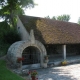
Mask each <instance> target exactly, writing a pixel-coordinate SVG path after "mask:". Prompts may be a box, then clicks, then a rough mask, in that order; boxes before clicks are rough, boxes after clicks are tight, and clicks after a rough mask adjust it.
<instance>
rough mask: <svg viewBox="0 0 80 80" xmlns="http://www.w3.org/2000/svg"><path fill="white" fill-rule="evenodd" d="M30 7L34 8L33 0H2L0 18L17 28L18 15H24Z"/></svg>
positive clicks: (0, 0) (0, 1)
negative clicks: (25, 9)
mask: <svg viewBox="0 0 80 80" xmlns="http://www.w3.org/2000/svg"><path fill="white" fill-rule="evenodd" d="M28 7H34V2H33V0H0V17H1V18H3V19H4V20H5V21H7V22H9V23H10V25H12V26H15V24H16V15H21V14H24V8H28Z"/></svg>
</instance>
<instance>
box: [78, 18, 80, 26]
mask: <svg viewBox="0 0 80 80" xmlns="http://www.w3.org/2000/svg"><path fill="white" fill-rule="evenodd" d="M78 24H79V25H80V17H79V19H78Z"/></svg>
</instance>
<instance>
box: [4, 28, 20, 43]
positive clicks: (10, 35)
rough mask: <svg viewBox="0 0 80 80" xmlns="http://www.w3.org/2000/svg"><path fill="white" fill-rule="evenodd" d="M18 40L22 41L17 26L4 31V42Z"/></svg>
mask: <svg viewBox="0 0 80 80" xmlns="http://www.w3.org/2000/svg"><path fill="white" fill-rule="evenodd" d="M16 41H20V36H19V34H18V32H17V30H16V29H15V28H11V29H10V30H9V31H8V32H5V33H4V42H5V43H9V44H12V43H14V42H16Z"/></svg>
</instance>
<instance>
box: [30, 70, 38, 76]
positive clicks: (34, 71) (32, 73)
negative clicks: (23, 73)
mask: <svg viewBox="0 0 80 80" xmlns="http://www.w3.org/2000/svg"><path fill="white" fill-rule="evenodd" d="M29 74H31V76H36V75H37V74H38V73H37V71H36V70H33V71H29Z"/></svg>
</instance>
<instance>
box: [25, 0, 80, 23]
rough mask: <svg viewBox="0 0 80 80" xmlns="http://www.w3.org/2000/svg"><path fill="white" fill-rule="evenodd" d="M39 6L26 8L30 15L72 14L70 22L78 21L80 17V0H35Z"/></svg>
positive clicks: (27, 13) (26, 12)
mask: <svg viewBox="0 0 80 80" xmlns="http://www.w3.org/2000/svg"><path fill="white" fill-rule="evenodd" d="M34 2H35V3H36V4H38V5H37V6H35V7H34V8H32V9H27V10H25V14H26V15H29V16H38V17H46V16H48V15H49V16H50V17H53V16H59V15H63V14H68V15H70V17H71V19H70V22H76V23H77V21H78V18H79V17H80V0H34Z"/></svg>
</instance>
